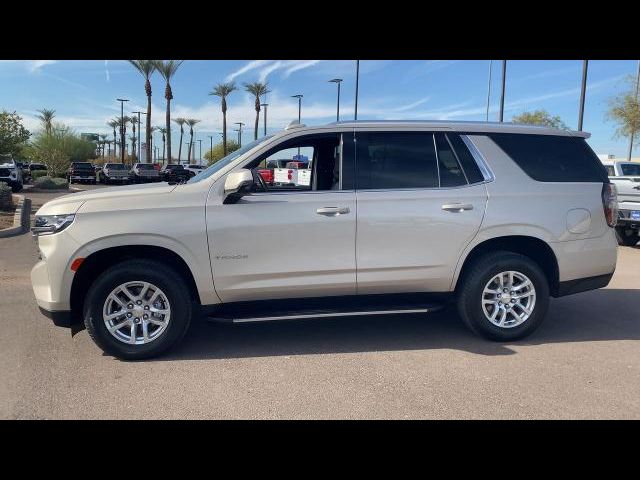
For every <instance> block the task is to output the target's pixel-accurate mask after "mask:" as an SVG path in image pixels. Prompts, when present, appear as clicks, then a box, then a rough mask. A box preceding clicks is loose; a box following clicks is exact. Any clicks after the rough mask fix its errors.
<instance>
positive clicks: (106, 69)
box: [104, 60, 111, 82]
mask: <svg viewBox="0 0 640 480" xmlns="http://www.w3.org/2000/svg"><path fill="white" fill-rule="evenodd" d="M104 73H105V75H106V77H107V82H110V81H111V75H109V60H105V61H104Z"/></svg>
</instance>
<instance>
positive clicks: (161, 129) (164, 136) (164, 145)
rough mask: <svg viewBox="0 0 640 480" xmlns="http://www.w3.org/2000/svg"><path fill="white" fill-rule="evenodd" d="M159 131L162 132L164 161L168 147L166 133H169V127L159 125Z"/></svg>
mask: <svg viewBox="0 0 640 480" xmlns="http://www.w3.org/2000/svg"><path fill="white" fill-rule="evenodd" d="M158 131H159V132H160V133H161V134H162V161H163V162H164V159H165V156H164V154H165V151H166V149H165V147H166V140H167V139H166V134H167V129H166V128H164V127H158Z"/></svg>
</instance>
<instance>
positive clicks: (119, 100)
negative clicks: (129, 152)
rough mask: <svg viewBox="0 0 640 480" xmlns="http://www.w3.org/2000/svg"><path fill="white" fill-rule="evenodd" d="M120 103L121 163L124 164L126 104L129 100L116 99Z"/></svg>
mask: <svg viewBox="0 0 640 480" xmlns="http://www.w3.org/2000/svg"><path fill="white" fill-rule="evenodd" d="M116 100H117V101H118V102H120V163H124V135H125V129H124V102H128V101H129V100H128V99H127V98H116Z"/></svg>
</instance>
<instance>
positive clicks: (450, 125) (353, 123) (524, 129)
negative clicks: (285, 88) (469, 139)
mask: <svg viewBox="0 0 640 480" xmlns="http://www.w3.org/2000/svg"><path fill="white" fill-rule="evenodd" d="M332 126H335V127H374V128H375V127H390V128H403V127H404V128H415V127H425V128H438V129H449V130H452V131H457V132H469V133H471V132H478V133H524V134H530V135H558V136H564V137H571V136H575V137H582V138H589V137H590V136H591V134H590V133H587V132H578V131H574V130H559V129H557V128H550V127H543V126H538V125H521V124H517V123H510V122H503V123H500V122H460V121H451V120H347V121H340V122H332V123H329V124H326V125H314V126H307V125H304V124H298V123H297V122H292V124H290V125H289V127H287V129H288V130H291V129H298V128H299V129H314V128H327V127H332Z"/></svg>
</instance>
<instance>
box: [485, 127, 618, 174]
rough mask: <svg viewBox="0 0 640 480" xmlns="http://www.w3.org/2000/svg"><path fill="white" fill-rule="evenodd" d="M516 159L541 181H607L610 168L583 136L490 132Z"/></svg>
mask: <svg viewBox="0 0 640 480" xmlns="http://www.w3.org/2000/svg"><path fill="white" fill-rule="evenodd" d="M488 136H489V137H490V138H491V139H492V140H493V141H494V142H495V143H496V144H497V145H498V146H499V147H500V148H501V149H502V150H503V151H504V152H505V153H506V154H507V155H509V157H511V158H512V159H513V161H514V162H515V163H516V164H517V165H518V166H519V167H520V168H521V169H522V170H524V172H525V173H526V174H527V175H529V177H531V178H533V179H534V180H537V181H539V182H608V181H609V179H608V176H607V171H606V170H605V168H604V166H603V165H602V163H601V162H600V159H599V158H598V157H597V156H596V154H595V153H593V150H591V148H590V147H589V145H587V142H586V141H585V140H584V139H583V138H578V137H566V136H560V135H527V134H521V133H490V134H488Z"/></svg>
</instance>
